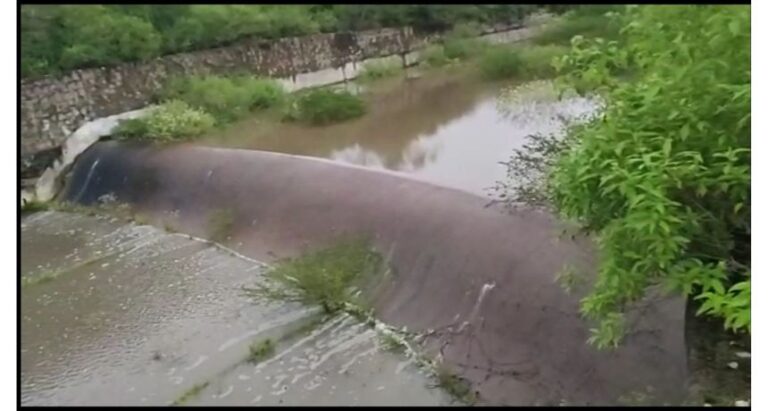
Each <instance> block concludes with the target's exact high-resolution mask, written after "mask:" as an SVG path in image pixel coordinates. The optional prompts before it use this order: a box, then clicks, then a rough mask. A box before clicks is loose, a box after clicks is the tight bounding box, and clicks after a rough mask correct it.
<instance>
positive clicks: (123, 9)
mask: <svg viewBox="0 0 768 411" xmlns="http://www.w3.org/2000/svg"><path fill="white" fill-rule="evenodd" d="M536 9H537V6H530V5H527V6H526V5H461V6H458V5H346V4H343V5H266V4H258V5H256V4H254V5H203V4H194V5H184V4H177V5H117V4H115V5H22V6H21V72H22V76H24V77H27V76H39V75H45V74H51V73H58V72H62V71H68V70H72V69H77V68H83V67H96V66H105V65H114V64H118V63H121V62H133V61H143V60H146V59H149V58H153V57H156V56H160V55H164V54H170V53H176V52H183V51H190V50H201V49H206V48H211V47H218V46H223V45H227V44H231V43H232V42H234V41H237V40H239V39H241V38H244V37H259V38H265V39H274V38H280V37H287V36H298V35H305V34H311V33H318V32H334V31H347V30H364V29H374V28H380V27H400V26H405V25H410V26H413V27H414V28H415V29H416V30H421V31H437V30H449V29H450V28H452V27H453V26H454V25H456V24H458V23H466V22H475V23H500V22H507V23H508V22H515V21H521V20H522V19H523V18H524V17H525V15H527V14H529V13H531V12H532V11H535V10H536Z"/></svg>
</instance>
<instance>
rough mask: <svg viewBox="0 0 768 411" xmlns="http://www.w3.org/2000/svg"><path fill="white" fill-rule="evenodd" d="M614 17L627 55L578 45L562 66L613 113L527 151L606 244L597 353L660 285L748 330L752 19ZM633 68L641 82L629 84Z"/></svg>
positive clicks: (691, 12) (712, 12) (657, 14)
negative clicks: (545, 166)
mask: <svg viewBox="0 0 768 411" xmlns="http://www.w3.org/2000/svg"><path fill="white" fill-rule="evenodd" d="M616 18H617V21H616V22H617V24H621V25H622V26H623V31H622V33H623V34H622V37H621V38H619V39H617V40H618V41H622V42H623V44H625V45H627V46H624V47H619V44H620V43H619V42H618V41H613V40H606V39H600V38H597V39H586V38H583V37H581V36H577V37H575V38H573V39H572V49H571V51H570V52H569V53H568V54H567V55H566V56H564V57H562V58H561V59H558V61H557V67H558V68H559V69H560V72H561V73H562V74H563V80H564V83H565V84H568V85H571V86H575V88H576V89H577V90H578V91H580V92H582V93H587V92H590V91H596V92H598V93H599V94H600V95H601V98H602V99H603V100H604V101H605V103H606V108H605V111H604V112H603V113H602V115H601V116H600V117H599V118H597V119H595V120H593V121H591V122H589V123H587V124H584V125H579V126H572V127H570V128H569V130H568V131H567V135H566V137H565V139H564V140H562V141H557V140H556V139H552V138H549V139H547V138H546V137H544V138H543V140H542V141H543V143H541V144H531V145H529V152H528V153H523V157H525V155H530V156H534V157H535V156H537V155H538V156H539V158H543V160H544V161H546V162H547V163H548V164H550V165H551V167H549V168H548V169H547V170H546V171H545V174H544V184H542V185H541V186H540V189H539V190H534V191H535V192H537V193H538V194H539V195H540V198H545V199H546V201H547V202H548V203H549V204H551V205H552V206H553V207H554V208H555V209H556V210H557V211H559V212H560V213H561V214H562V215H563V216H564V217H566V218H569V219H572V220H575V221H577V222H579V223H580V224H581V225H582V226H583V227H584V229H585V230H586V231H587V232H591V233H593V234H594V236H595V238H596V239H597V244H598V246H599V255H600V264H599V271H598V278H597V282H596V284H595V285H594V288H593V290H592V292H591V294H590V295H588V296H587V297H586V298H584V300H583V301H582V312H583V313H584V314H585V315H586V316H587V317H588V318H590V319H593V320H595V321H596V324H597V326H596V328H595V329H594V330H593V337H592V339H591V341H592V342H594V343H596V344H597V345H598V346H603V347H604V346H613V345H616V344H618V342H619V341H620V339H621V337H622V336H623V335H624V331H625V328H626V324H625V321H624V317H623V312H624V311H625V309H626V308H628V307H629V306H630V305H631V304H632V303H634V302H636V301H638V300H639V299H641V298H642V297H643V296H644V295H645V292H646V290H647V288H648V287H649V286H651V285H654V284H660V285H663V286H666V288H667V289H668V290H675V291H677V292H680V293H682V294H684V295H687V296H690V297H691V298H694V299H695V300H696V301H698V302H699V303H700V308H699V313H700V314H709V315H713V316H717V317H720V318H722V320H723V321H724V326H725V327H726V328H728V329H731V330H735V331H743V332H750V330H751V325H750V288H751V287H750V285H751V282H750V254H749V249H750V215H751V207H750V197H749V193H750V158H751V148H750V134H751V128H750V119H751V117H750V107H751V106H750V96H751V91H750V90H751V86H750V84H751V82H750V48H749V44H750V9H749V7H740V6H707V7H702V6H674V7H666V6H665V7H657V6H648V7H628V10H627V12H626V14H624V15H623V16H616ZM627 70H630V71H631V72H632V74H633V78H632V80H631V81H622V80H620V79H619V78H617V74H620V73H622V72H626V71H627ZM529 158H530V157H529ZM511 166H512V167H513V168H514V167H521V166H522V167H525V162H521V161H516V162H515V161H513V162H512V163H511ZM514 172H515V170H513V174H514ZM522 173H523V174H525V171H523V172H522ZM513 197H514V196H513Z"/></svg>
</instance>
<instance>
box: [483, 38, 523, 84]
mask: <svg viewBox="0 0 768 411" xmlns="http://www.w3.org/2000/svg"><path fill="white" fill-rule="evenodd" d="M479 68H480V73H481V74H482V76H483V77H485V78H486V79H489V80H501V79H507V78H511V77H515V76H518V75H520V74H521V72H522V68H523V60H522V58H521V57H520V51H519V50H517V49H514V48H511V47H503V46H496V47H492V48H489V49H488V50H486V52H485V53H483V55H482V57H481V58H480V61H479Z"/></svg>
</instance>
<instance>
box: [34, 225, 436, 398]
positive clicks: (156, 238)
mask: <svg viewBox="0 0 768 411" xmlns="http://www.w3.org/2000/svg"><path fill="white" fill-rule="evenodd" d="M21 229H22V260H21V262H22V264H21V269H22V276H23V278H42V277H45V276H46V275H47V274H49V273H51V272H52V271H55V272H56V275H55V276H53V277H52V278H51V279H50V280H48V281H41V282H38V283H30V284H28V285H26V286H24V287H23V289H22V296H21V316H22V318H21V364H22V369H21V385H22V389H21V392H22V398H21V401H22V405H168V404H171V403H173V402H174V401H177V400H178V399H179V398H181V397H182V396H183V395H184V394H185V393H186V392H188V391H189V390H190V389H191V388H192V387H195V386H197V385H200V384H207V387H208V390H204V391H202V392H200V393H199V397H198V396H192V397H191V398H189V399H188V401H187V402H188V403H189V404H195V403H200V404H206V403H215V404H225V403H226V404H231V405H252V404H254V399H256V398H257V396H258V397H259V400H258V401H256V402H258V403H261V404H280V403H285V404H289V403H290V404H295V405H315V404H327V405H349V404H370V405H386V404H422V405H439V404H443V403H447V402H448V401H449V398H448V397H447V396H446V395H445V394H443V393H441V392H439V391H437V390H435V389H432V388H430V386H431V384H432V383H431V381H430V380H429V378H428V377H427V376H425V375H423V374H422V373H421V372H420V371H419V370H418V369H416V368H415V366H412V365H410V366H409V365H408V364H407V363H406V362H405V361H406V359H405V358H399V357H398V356H395V355H393V354H391V353H388V352H384V351H383V350H382V349H379V348H377V345H376V339H375V338H374V335H373V331H371V330H370V329H367V328H366V327H365V326H363V325H361V324H359V323H358V322H356V321H354V320H352V319H350V318H334V319H328V320H326V322H324V323H321V324H319V325H317V326H316V327H312V328H309V327H308V325H311V324H313V323H315V322H318V321H321V320H322V317H320V314H319V312H318V311H317V309H314V308H307V307H302V306H300V305H297V304H293V303H280V304H276V303H265V302H262V303H260V304H254V301H252V300H251V299H249V297H245V296H244V295H243V294H242V291H241V287H242V286H252V285H253V284H254V283H255V282H257V281H259V280H260V278H261V275H262V274H263V272H264V270H265V265H264V264H262V263H260V262H258V261H255V260H251V259H248V258H245V257H243V256H238V255H235V254H232V253H230V252H229V251H227V250H225V249H221V248H218V247H215V246H212V245H211V244H209V243H207V242H204V241H201V240H196V239H193V238H189V237H188V236H185V235H181V234H173V233H168V232H165V231H163V230H161V229H158V228H155V227H152V226H146V225H143V226H140V225H136V224H133V223H130V224H129V223H126V222H125V221H123V220H120V219H117V218H114V217H106V216H86V215H83V214H78V213H66V212H58V211H47V212H41V213H36V214H33V215H30V216H27V217H25V218H24V219H23V220H22V227H21ZM300 329H307V330H308V332H309V334H307V335H301V336H300V337H301V338H299V339H298V341H294V340H291V339H288V340H286V341H282V339H283V338H288V337H289V336H291V335H292V334H295V333H296V332H297V330H300ZM266 338H270V339H273V340H275V341H278V344H277V352H276V356H275V357H274V358H273V359H272V360H268V361H267V362H264V363H262V364H259V365H258V366H256V365H253V364H251V363H248V362H246V357H247V356H248V346H249V345H250V344H251V343H253V342H258V341H261V340H264V339H266ZM287 363H288V364H294V365H293V366H286V365H285V364H287ZM403 364H404V365H403ZM283 380H284V381H283ZM275 381H282V382H283V385H285V386H286V387H287V389H289V390H290V394H289V393H288V392H279V389H280V388H282V386H280V387H278V389H275V388H273V385H274V384H275ZM361 383H362V385H361ZM228 387H229V388H228ZM222 390H223V391H222ZM227 390H229V391H230V392H229V393H226V395H224V394H225V391H227ZM350 393H351V394H350Z"/></svg>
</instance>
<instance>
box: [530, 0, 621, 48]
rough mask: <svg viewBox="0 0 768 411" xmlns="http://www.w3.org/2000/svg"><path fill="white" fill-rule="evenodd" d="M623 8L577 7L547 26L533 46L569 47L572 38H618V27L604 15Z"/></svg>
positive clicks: (538, 35) (536, 38) (537, 36)
mask: <svg viewBox="0 0 768 411" xmlns="http://www.w3.org/2000/svg"><path fill="white" fill-rule="evenodd" d="M622 7H623V6H604V7H597V6H590V7H584V6H582V7H577V8H576V9H574V10H572V11H569V12H568V13H566V14H565V15H563V16H562V17H561V18H560V19H558V20H557V21H554V22H552V23H550V24H548V25H547V26H546V27H545V28H544V29H543V30H542V31H541V32H540V33H539V34H537V35H536V36H535V37H534V38H533V39H532V41H533V43H534V44H539V45H545V44H556V45H562V46H569V45H570V44H571V39H572V38H573V37H574V36H577V35H581V36H583V37H586V38H594V37H602V38H604V39H607V40H614V39H617V38H618V37H619V28H620V25H619V24H616V22H615V21H613V20H612V19H609V18H607V17H606V13H609V12H614V11H615V12H620V11H621V10H622Z"/></svg>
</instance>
